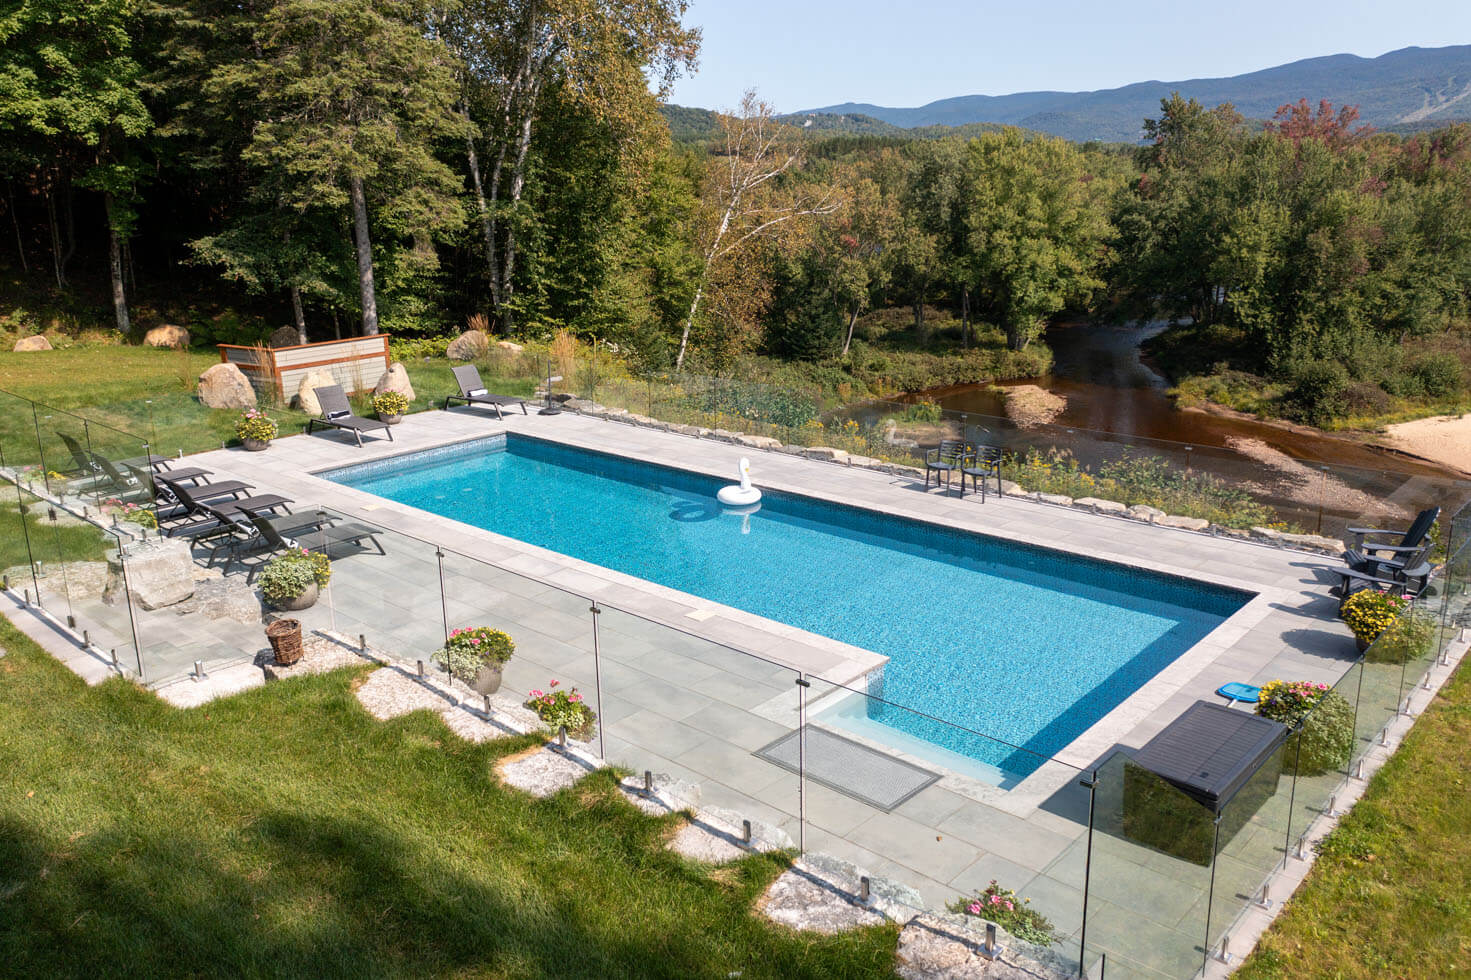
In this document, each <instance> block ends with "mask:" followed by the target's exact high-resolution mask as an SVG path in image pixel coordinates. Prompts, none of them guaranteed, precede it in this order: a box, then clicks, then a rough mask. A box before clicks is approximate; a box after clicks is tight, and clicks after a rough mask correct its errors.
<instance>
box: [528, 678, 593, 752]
mask: <svg viewBox="0 0 1471 980" xmlns="http://www.w3.org/2000/svg"><path fill="white" fill-rule="evenodd" d="M560 683H561V682H560V681H557V680H553V681H552V682H551V684H549V685H548V688H547V690H545V691H538V690H534V689H533V690H532V692H531V698H530V700H528V701H527V702H526V705H525V706H526V707H528V708H530V709H531V710H532V711H535V712H536V716H537V717H538V718H540V719H541V720H542V721H543V722H545V723H546V724H547V727H549V728H551V730H552V731H556V730H557V729H559V728H561V727H562V726H563V725H566V726H567V734H568V735H569V736H571V737H572V738H576V739H581V740H583V741H586V740H587V739H588V738H589V737H591V735H592V726H593V722H595V721H597V718H598V716H597V713H596V712H594V711H593V710H592V709H591V708H589V707H588V706H587V704H586V702H584V701H583V700H582V695H581V694H578V693H577V688H575V687H574V688H573V689H572V690H570V691H558V690H555V688H556V687H557V686H558V685H559V684H560Z"/></svg>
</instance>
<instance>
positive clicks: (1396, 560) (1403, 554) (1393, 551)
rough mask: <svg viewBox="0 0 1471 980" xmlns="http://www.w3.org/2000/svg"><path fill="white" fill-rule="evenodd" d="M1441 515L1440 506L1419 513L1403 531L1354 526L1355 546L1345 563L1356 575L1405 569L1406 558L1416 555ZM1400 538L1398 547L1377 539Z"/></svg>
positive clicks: (1344, 557)
mask: <svg viewBox="0 0 1471 980" xmlns="http://www.w3.org/2000/svg"><path fill="white" fill-rule="evenodd" d="M1439 516H1440V508H1439V507H1431V508H1429V509H1427V510H1422V511H1420V513H1419V514H1417V515H1416V516H1415V520H1414V521H1413V522H1412V523H1411V524H1410V526H1409V527H1408V528H1406V529H1405V530H1404V531H1403V532H1400V531H1386V530H1382V529H1380V528H1377V527H1351V528H1349V529H1348V533H1349V534H1352V535H1353V536H1354V543H1353V547H1351V548H1350V549H1349V550H1347V551H1345V552H1344V553H1343V561H1344V564H1346V565H1348V567H1349V568H1351V569H1353V570H1354V571H1356V572H1361V573H1364V574H1367V575H1383V574H1384V571H1385V570H1387V569H1391V568H1403V567H1404V566H1405V564H1406V558H1407V557H1409V556H1413V555H1415V553H1417V552H1418V551H1420V550H1421V549H1422V548H1423V546H1424V545H1425V543H1426V541H1427V540H1428V539H1429V537H1430V529H1431V528H1432V527H1434V526H1435V519H1436V518H1437V517H1439ZM1395 535H1399V536H1400V541H1399V544H1376V543H1374V541H1373V540H1371V539H1374V538H1383V537H1391V538H1392V537H1394V536H1395Z"/></svg>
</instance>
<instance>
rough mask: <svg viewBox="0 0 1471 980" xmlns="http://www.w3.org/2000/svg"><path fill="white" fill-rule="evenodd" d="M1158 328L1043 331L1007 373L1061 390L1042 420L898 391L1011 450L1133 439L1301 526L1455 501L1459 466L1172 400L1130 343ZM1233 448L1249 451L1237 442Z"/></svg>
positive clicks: (1094, 450) (976, 392)
mask: <svg viewBox="0 0 1471 980" xmlns="http://www.w3.org/2000/svg"><path fill="white" fill-rule="evenodd" d="M1164 328H1165V324H1163V323H1151V324H1145V325H1125V326H1114V325H1107V324H1097V323H1079V324H1073V325H1066V326H1058V327H1052V328H1049V329H1048V331H1047V334H1046V342H1047V344H1048V346H1049V347H1051V348H1052V350H1053V354H1054V362H1053V368H1052V372H1051V374H1049V375H1046V376H1044V377H1041V378H1032V379H1028V380H1026V381H1018V382H1013V383H1014V384H1035V385H1038V386H1040V387H1043V388H1046V389H1048V390H1049V391H1052V392H1055V393H1057V394H1059V395H1062V396H1064V397H1066V398H1067V408H1066V409H1065V410H1064V411H1063V413H1062V414H1061V415H1060V416H1058V418H1057V419H1056V420H1055V421H1054V422H1053V424H1052V425H1050V426H1046V427H1043V428H1041V429H1031V430H1018V429H1017V428H1016V427H1015V426H1013V425H1011V424H1010V423H1007V422H1005V421H1003V420H1004V418H1005V416H1006V408H1005V400H1004V398H1003V397H1002V396H1001V395H999V394H997V393H996V392H995V391H991V390H988V386H986V385H961V386H957V387H952V388H939V389H934V390H931V391H926V392H920V393H916V394H913V395H910V396H909V397H908V398H907V399H906V400H910V401H913V400H920V399H923V400H927V401H934V402H938V403H939V405H940V406H941V407H942V408H944V409H946V410H947V412H958V413H964V415H965V422H966V426H967V434H968V435H969V436H970V437H971V438H974V439H976V440H977V441H980V442H989V443H992V444H1003V445H1007V446H1009V447H1012V448H1015V447H1017V446H1019V445H1032V446H1036V447H1038V448H1045V447H1049V446H1057V447H1059V448H1063V449H1066V450H1068V451H1069V452H1071V453H1072V454H1073V455H1074V456H1076V457H1077V458H1078V459H1079V460H1080V461H1081V462H1084V463H1097V462H1100V461H1102V460H1104V459H1108V458H1116V457H1117V454H1118V453H1119V452H1120V451H1122V450H1123V448H1124V446H1125V445H1130V444H1134V445H1137V446H1138V448H1139V450H1141V451H1146V452H1151V453H1154V454H1157V455H1161V456H1164V457H1167V458H1170V459H1172V460H1175V461H1176V462H1179V463H1181V465H1184V466H1186V467H1187V468H1198V469H1200V470H1205V471H1209V472H1212V473H1214V474H1216V475H1218V476H1220V477H1222V478H1223V479H1227V480H1229V481H1231V482H1233V483H1238V484H1241V485H1245V486H1249V487H1250V488H1251V490H1252V492H1253V494H1254V495H1255V496H1257V497H1258V498H1259V499H1263V500H1264V501H1270V502H1271V503H1272V504H1273V505H1274V506H1275V507H1276V508H1277V509H1278V511H1279V514H1280V515H1281V516H1282V517H1283V518H1284V519H1289V520H1292V521H1295V522H1296V523H1297V524H1299V525H1300V526H1303V527H1305V528H1307V529H1308V530H1316V529H1321V530H1324V531H1333V532H1334V533H1337V531H1339V530H1340V529H1341V528H1342V527H1344V526H1345V525H1348V524H1355V523H1363V522H1364V521H1366V520H1380V521H1383V520H1400V519H1403V518H1405V517H1406V516H1408V515H1409V514H1413V513H1415V512H1416V511H1417V510H1418V509H1420V508H1421V507H1424V506H1429V505H1430V504H1432V503H1439V504H1442V505H1443V506H1450V507H1454V506H1456V504H1457V503H1458V502H1459V501H1460V500H1461V499H1464V498H1465V496H1466V490H1467V485H1466V484H1465V483H1464V482H1463V478H1462V477H1461V475H1460V474H1458V473H1456V472H1455V471H1453V470H1450V469H1447V468H1446V467H1443V466H1440V465H1437V464H1434V463H1430V462H1428V461H1423V460H1418V459H1415V458H1413V457H1409V456H1404V455H1401V454H1398V453H1393V452H1389V451H1386V450H1382V449H1378V448H1375V447H1372V446H1370V445H1367V444H1366V443H1364V442H1360V441H1355V440H1353V439H1349V438H1343V437H1335V436H1331V435H1327V434H1325V433H1320V432H1317V431H1314V430H1309V429H1304V428H1301V427H1294V428H1288V427H1285V426H1281V425H1274V424H1271V423H1267V422H1262V421H1257V420H1255V419H1249V418H1236V417H1228V416H1223V415H1214V414H1211V413H1207V412H1202V411H1191V410H1183V411H1182V410H1181V409H1178V408H1176V407H1175V403H1174V402H1173V401H1172V400H1171V399H1170V397H1169V396H1168V395H1167V394H1166V390H1167V388H1168V383H1167V381H1166V380H1165V378H1163V377H1162V376H1161V375H1160V374H1159V373H1158V372H1156V371H1155V370H1153V369H1152V368H1151V367H1150V366H1149V365H1148V364H1147V363H1145V362H1144V361H1142V360H1141V357H1140V353H1139V345H1140V344H1141V343H1142V342H1143V341H1145V340H1146V339H1148V338H1149V337H1151V336H1153V335H1155V334H1157V333H1159V332H1160V331H1162V330H1163V329H1164ZM990 437H994V439H993V438H990ZM1243 445H1246V446H1247V447H1249V448H1250V449H1251V452H1252V455H1251V456H1248V455H1245V454H1244V453H1242V452H1241V451H1240V448H1241V447H1242V446H1243ZM1233 446H1234V447H1235V448H1233ZM1186 447H1190V448H1188V449H1187V448H1186ZM1299 461H1300V462H1299ZM1447 481H1451V483H1454V486H1452V485H1451V483H1448V482H1447Z"/></svg>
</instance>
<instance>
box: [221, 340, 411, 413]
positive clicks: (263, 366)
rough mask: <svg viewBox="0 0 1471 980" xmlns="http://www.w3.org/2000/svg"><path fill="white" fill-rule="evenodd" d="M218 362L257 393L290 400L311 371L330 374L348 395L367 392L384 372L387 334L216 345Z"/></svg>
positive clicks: (386, 366) (386, 355) (386, 363)
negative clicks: (240, 373)
mask: <svg viewBox="0 0 1471 980" xmlns="http://www.w3.org/2000/svg"><path fill="white" fill-rule="evenodd" d="M219 347H220V360H221V361H227V362H229V363H230V364H233V365H235V366H236V367H238V368H239V369H240V370H241V371H243V372H244V373H245V376H246V377H247V378H249V379H250V383H251V385H252V386H253V387H254V388H255V390H256V391H257V392H262V393H269V394H272V395H274V396H276V397H277V398H280V399H281V400H282V401H290V400H291V399H292V398H294V397H295V396H296V390H297V389H298V388H300V387H301V381H302V379H303V378H305V377H306V376H307V375H308V374H309V373H310V372H312V371H330V372H331V374H332V377H333V378H334V379H335V380H336V381H337V383H338V384H339V385H341V386H342V390H343V391H346V392H348V393H349V394H351V393H352V392H354V391H358V390H363V389H371V388H372V387H373V386H374V385H376V384H377V383H378V379H379V378H380V377H382V376H383V372H384V371H386V370H387V369H388V364H389V358H388V335H387V334H383V333H380V334H375V335H374V336H372V337H349V338H347V339H346V340H324V341H322V342H321V343H319V344H297V345H296V346H294V347H242V346H239V345H236V344H220V345H219Z"/></svg>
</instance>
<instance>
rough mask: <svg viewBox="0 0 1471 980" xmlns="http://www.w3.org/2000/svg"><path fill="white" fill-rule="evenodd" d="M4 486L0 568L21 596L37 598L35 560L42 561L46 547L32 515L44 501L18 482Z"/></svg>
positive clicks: (32, 599)
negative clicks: (3, 532) (3, 533)
mask: <svg viewBox="0 0 1471 980" xmlns="http://www.w3.org/2000/svg"><path fill="white" fill-rule="evenodd" d="M4 490H5V496H4V500H3V502H0V528H3V530H4V531H5V535H4V537H3V538H0V549H3V559H0V568H3V570H4V574H5V576H6V578H7V579H8V580H9V582H10V588H12V589H13V590H15V592H17V593H18V594H20V595H21V597H22V598H25V597H26V596H29V597H30V601H33V602H35V601H39V598H38V597H39V596H40V594H41V587H40V578H39V576H37V574H36V572H37V567H36V563H37V562H38V561H41V562H44V561H45V556H46V550H45V546H44V544H45V543H44V538H43V537H42V536H41V527H40V525H39V523H38V522H37V519H36V515H37V514H38V513H42V511H41V510H39V508H41V507H44V502H43V501H42V500H41V498H39V497H37V496H36V495H35V494H34V493H31V492H30V491H29V490H27V489H25V487H24V486H22V485H21V484H14V485H11V486H6V487H4Z"/></svg>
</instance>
